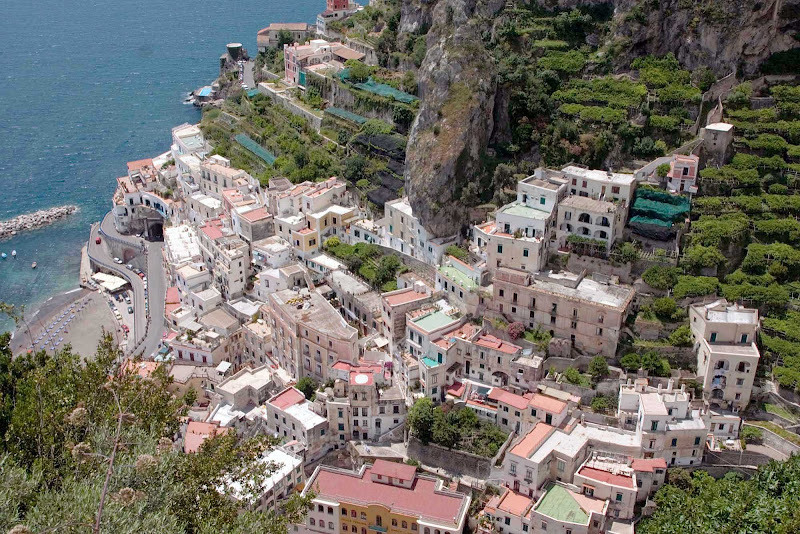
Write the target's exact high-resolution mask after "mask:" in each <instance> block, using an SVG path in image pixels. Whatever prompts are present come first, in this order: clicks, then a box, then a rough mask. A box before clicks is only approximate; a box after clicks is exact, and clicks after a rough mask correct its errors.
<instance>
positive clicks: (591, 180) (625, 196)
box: [560, 165, 636, 209]
mask: <svg viewBox="0 0 800 534" xmlns="http://www.w3.org/2000/svg"><path fill="white" fill-rule="evenodd" d="M560 174H561V175H562V176H563V178H564V179H565V180H567V190H568V192H569V193H570V194H572V195H576V196H580V197H589V198H594V199H597V200H605V201H607V202H620V203H622V204H624V205H625V206H630V205H631V200H632V199H633V193H634V192H635V191H636V178H635V177H634V175H632V174H623V173H618V172H611V171H600V170H591V169H585V168H583V167H578V166H575V165H568V166H566V167H564V168H563V169H561V171H560ZM626 209H627V208H626Z"/></svg>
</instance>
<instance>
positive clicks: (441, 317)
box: [411, 310, 458, 332]
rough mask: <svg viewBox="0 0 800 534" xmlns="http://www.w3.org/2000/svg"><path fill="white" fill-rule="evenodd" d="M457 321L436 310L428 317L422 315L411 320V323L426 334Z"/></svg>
mask: <svg viewBox="0 0 800 534" xmlns="http://www.w3.org/2000/svg"><path fill="white" fill-rule="evenodd" d="M457 320H458V319H456V318H454V317H450V316H449V315H447V314H446V313H444V312H442V311H439V310H436V311H435V312H432V313H429V314H428V315H422V316H420V317H417V318H416V319H412V320H411V322H412V323H414V325H415V326H418V327H420V328H422V329H423V330H425V331H426V332H433V331H434V330H438V329H439V328H442V327H443V326H447V325H449V324H451V323H454V322H456V321H457Z"/></svg>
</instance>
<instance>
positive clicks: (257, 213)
mask: <svg viewBox="0 0 800 534" xmlns="http://www.w3.org/2000/svg"><path fill="white" fill-rule="evenodd" d="M240 215H241V217H242V218H244V219H245V220H247V221H250V222H256V221H260V220H263V219H269V218H270V217H272V215H270V213H269V212H268V211H267V208H265V207H263V206H262V207H260V208H256V209H254V210H250V211H246V212H244V213H241V214H240Z"/></svg>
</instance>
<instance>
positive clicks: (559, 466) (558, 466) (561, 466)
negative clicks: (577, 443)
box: [556, 460, 567, 473]
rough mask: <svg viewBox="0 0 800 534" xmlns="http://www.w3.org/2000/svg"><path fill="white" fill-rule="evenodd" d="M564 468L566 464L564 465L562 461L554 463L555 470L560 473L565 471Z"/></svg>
mask: <svg viewBox="0 0 800 534" xmlns="http://www.w3.org/2000/svg"><path fill="white" fill-rule="evenodd" d="M566 468H567V464H566V463H564V460H558V461H557V462H556V469H557V470H558V471H559V472H560V473H562V472H564V469H566Z"/></svg>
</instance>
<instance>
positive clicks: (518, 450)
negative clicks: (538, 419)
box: [510, 423, 553, 458]
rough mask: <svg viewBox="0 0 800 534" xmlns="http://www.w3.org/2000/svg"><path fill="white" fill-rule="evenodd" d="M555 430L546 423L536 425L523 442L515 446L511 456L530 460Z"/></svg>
mask: <svg viewBox="0 0 800 534" xmlns="http://www.w3.org/2000/svg"><path fill="white" fill-rule="evenodd" d="M552 430H553V427H552V426H550V425H548V424H545V423H536V425H535V426H534V427H533V428H532V429H530V430H529V431H528V433H527V434H525V437H524V438H522V440H521V441H520V442H519V443H517V444H516V445H514V447H513V448H512V449H511V451H510V452H511V454H514V455H516V456H519V457H521V458H530V456H531V454H533V452H534V451H535V450H536V449H538V448H539V445H541V444H542V443H543V442H544V440H545V439H547V436H549V435H550V432H551V431H552Z"/></svg>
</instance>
